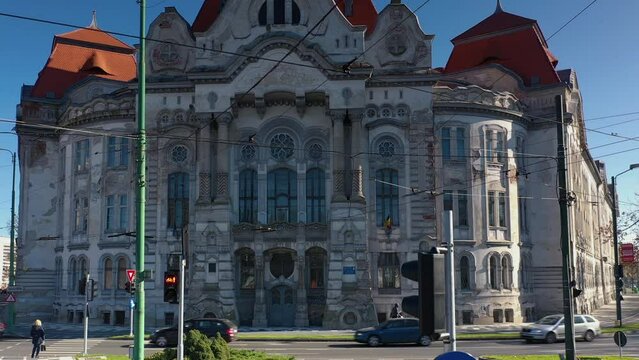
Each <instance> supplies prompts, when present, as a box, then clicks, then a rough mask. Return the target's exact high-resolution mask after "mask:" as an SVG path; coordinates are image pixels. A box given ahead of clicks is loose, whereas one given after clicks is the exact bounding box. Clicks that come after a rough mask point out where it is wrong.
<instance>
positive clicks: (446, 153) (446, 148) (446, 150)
mask: <svg viewBox="0 0 639 360" xmlns="http://www.w3.org/2000/svg"><path fill="white" fill-rule="evenodd" d="M442 159H444V160H450V128H443V129H442Z"/></svg>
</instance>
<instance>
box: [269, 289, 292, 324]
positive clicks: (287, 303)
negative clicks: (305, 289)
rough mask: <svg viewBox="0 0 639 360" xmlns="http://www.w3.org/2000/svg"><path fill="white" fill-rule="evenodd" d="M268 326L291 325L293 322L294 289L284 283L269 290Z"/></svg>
mask: <svg viewBox="0 0 639 360" xmlns="http://www.w3.org/2000/svg"><path fill="white" fill-rule="evenodd" d="M269 295H270V296H269V297H270V311H269V319H268V324H269V326H293V325H294V324H295V291H294V290H293V289H292V288H291V287H290V286H286V285H280V286H276V287H274V288H271V291H270V292H269Z"/></svg>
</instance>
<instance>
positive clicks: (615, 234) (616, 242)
mask: <svg viewBox="0 0 639 360" xmlns="http://www.w3.org/2000/svg"><path fill="white" fill-rule="evenodd" d="M617 176H619V175H617ZM617 176H613V177H612V236H613V240H614V241H613V243H614V247H615V250H614V251H615V308H616V310H617V311H616V313H617V319H616V320H615V326H617V327H621V326H622V320H621V286H619V285H620V284H619V283H620V282H621V281H623V280H621V271H620V270H621V269H620V268H621V266H620V265H619V234H618V231H619V230H618V229H617Z"/></svg>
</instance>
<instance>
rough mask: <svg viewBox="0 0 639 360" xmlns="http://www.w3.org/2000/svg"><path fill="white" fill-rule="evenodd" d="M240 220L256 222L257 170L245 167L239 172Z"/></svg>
mask: <svg viewBox="0 0 639 360" xmlns="http://www.w3.org/2000/svg"><path fill="white" fill-rule="evenodd" d="M239 190H240V194H239V206H240V209H239V210H240V211H239V213H240V219H239V221H240V222H247V223H251V224H255V223H257V171H255V170H253V169H246V170H243V171H242V172H240V189H239Z"/></svg>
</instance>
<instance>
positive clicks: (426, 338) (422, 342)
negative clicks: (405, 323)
mask: <svg viewBox="0 0 639 360" xmlns="http://www.w3.org/2000/svg"><path fill="white" fill-rule="evenodd" d="M418 344H419V345H421V346H429V345H430V336H426V335H424V336H422V337H420V338H419V342H418Z"/></svg>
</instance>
